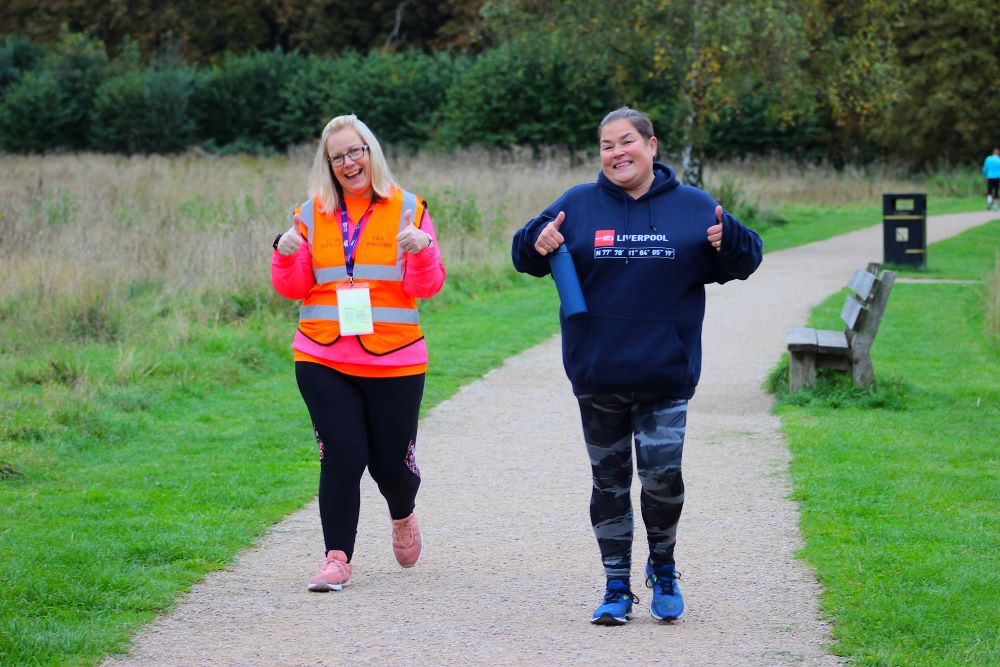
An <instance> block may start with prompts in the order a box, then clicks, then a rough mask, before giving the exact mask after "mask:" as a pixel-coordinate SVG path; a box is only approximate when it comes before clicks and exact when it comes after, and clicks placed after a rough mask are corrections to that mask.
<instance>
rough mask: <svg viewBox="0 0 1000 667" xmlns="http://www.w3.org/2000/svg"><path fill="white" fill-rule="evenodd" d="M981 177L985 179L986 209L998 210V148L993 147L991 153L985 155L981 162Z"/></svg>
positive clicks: (999, 177)
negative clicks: (983, 160)
mask: <svg viewBox="0 0 1000 667" xmlns="http://www.w3.org/2000/svg"><path fill="white" fill-rule="evenodd" d="M983 178H985V179H986V210H988V211H989V210H993V211H998V210H1000V202H997V190H998V189H1000V148H994V149H993V155H987V156H986V161H985V162H983Z"/></svg>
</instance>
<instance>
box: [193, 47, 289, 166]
mask: <svg viewBox="0 0 1000 667" xmlns="http://www.w3.org/2000/svg"><path fill="white" fill-rule="evenodd" d="M305 62H306V59H305V58H304V57H303V56H301V55H300V54H297V53H291V54H285V53H284V52H282V51H270V52H266V53H251V54H249V55H243V56H236V55H227V56H226V57H224V58H223V60H222V61H221V62H219V63H217V64H215V65H213V66H212V67H210V68H209V69H207V70H204V71H201V72H199V73H198V74H197V76H195V78H194V81H193V83H194V86H193V92H192V95H191V103H190V109H191V116H192V119H193V122H194V123H195V125H196V126H197V136H198V139H199V140H201V141H202V142H207V144H208V145H209V146H212V147H217V148H218V149H219V150H220V151H221V152H223V153H227V152H233V150H248V149H249V150H252V151H253V152H261V151H262V149H264V150H265V151H266V148H284V147H285V146H286V144H285V143H284V142H283V140H282V138H281V136H280V135H279V133H278V127H279V123H278V119H279V118H281V116H282V115H283V114H284V113H285V109H284V104H285V99H284V98H283V97H282V96H281V95H278V94H276V93H277V91H279V90H280V89H281V87H282V85H283V83H284V82H285V81H286V80H287V79H288V78H289V77H290V76H291V75H292V73H293V72H295V71H296V70H298V69H299V68H301V67H302V66H303V64H304V63H305ZM231 146H232V147H233V148H232V149H231V148H229V147H231Z"/></svg>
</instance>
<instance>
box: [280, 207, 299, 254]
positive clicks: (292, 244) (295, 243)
mask: <svg viewBox="0 0 1000 667" xmlns="http://www.w3.org/2000/svg"><path fill="white" fill-rule="evenodd" d="M294 219H295V224H293V225H292V226H291V228H290V229H289V230H288V231H287V232H285V233H284V234H282V235H281V239H280V240H279V241H278V252H279V253H281V254H282V255H284V256H285V257H288V256H289V255H294V254H295V253H296V252H298V250H299V248H301V247H302V244H303V243H305V239H303V238H302V235H301V234H299V225H301V224H304V223H303V222H302V218H300V217H299V215H298V214H297V213H296V214H295V218H294Z"/></svg>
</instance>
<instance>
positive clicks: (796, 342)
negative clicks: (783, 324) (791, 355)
mask: <svg viewBox="0 0 1000 667" xmlns="http://www.w3.org/2000/svg"><path fill="white" fill-rule="evenodd" d="M818 346H819V341H818V340H817V338H816V330H815V329H808V328H798V329H789V330H788V349H789V350H791V351H792V352H808V351H810V350H816V349H817V347H818Z"/></svg>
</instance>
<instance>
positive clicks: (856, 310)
mask: <svg viewBox="0 0 1000 667" xmlns="http://www.w3.org/2000/svg"><path fill="white" fill-rule="evenodd" d="M880 268H881V267H880V265H878V264H874V263H873V264H869V265H868V268H866V269H858V270H857V271H855V272H854V275H853V276H852V277H851V281H850V282H849V283H848V285H847V286H848V288H849V289H850V293H849V294H848V295H847V299H846V300H845V301H844V307H843V308H842V309H841V311H840V319H842V320H843V321H844V330H843V331H828V330H824V329H808V328H800V329H789V330H788V352H789V355H790V357H791V358H790V360H789V365H788V391H789V393H792V394H794V393H795V392H797V391H798V390H799V389H801V388H803V387H805V386H806V385H809V384H812V383H813V382H815V381H816V369H817V368H833V369H836V370H839V371H845V372H847V371H849V372H850V373H851V378H852V380H853V381H854V385H855V386H856V387H867V386H870V385H871V384H872V383H873V382H874V381H875V373H874V371H873V370H872V358H871V349H872V343H874V342H875V334H877V333H878V325H879V323H880V322H881V321H882V314H883V313H884V312H885V306H886V304H887V303H888V302H889V294H890V292H892V286H893V284H895V282H896V272H895V271H888V270H886V271H881V272H880Z"/></svg>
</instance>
